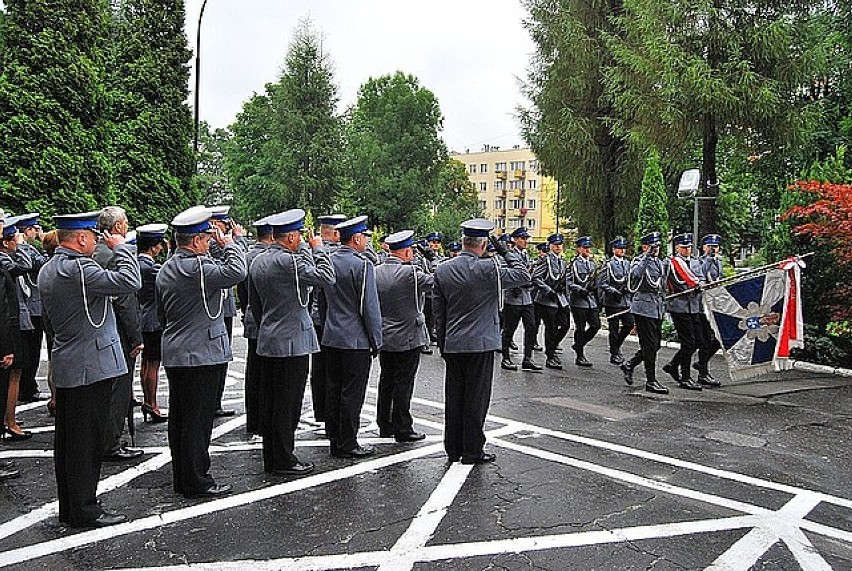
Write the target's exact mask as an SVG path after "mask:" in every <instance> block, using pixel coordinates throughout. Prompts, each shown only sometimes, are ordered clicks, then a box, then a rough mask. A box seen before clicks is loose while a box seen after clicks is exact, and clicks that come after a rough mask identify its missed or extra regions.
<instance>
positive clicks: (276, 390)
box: [260, 355, 310, 472]
mask: <svg viewBox="0 0 852 571" xmlns="http://www.w3.org/2000/svg"><path fill="white" fill-rule="evenodd" d="M260 360H261V376H260V386H261V389H260V391H261V395H262V397H261V399H260V402H261V403H262V404H261V415H260V416H261V427H262V432H261V434H263V469H264V470H265V471H267V472H272V471H274V470H284V469H286V468H290V467H292V466H293V465H295V464H296V463H298V462H299V459H298V458H296V455H295V454H294V453H293V450H294V448H295V446H296V442H295V441H296V428H298V426H299V418H300V417H301V416H302V399H304V397H305V384H306V383H307V380H308V366H309V364H310V358H309V357H308V355H303V356H300V357H261V358H260Z"/></svg>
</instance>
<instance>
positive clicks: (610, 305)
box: [598, 236, 634, 365]
mask: <svg viewBox="0 0 852 571" xmlns="http://www.w3.org/2000/svg"><path fill="white" fill-rule="evenodd" d="M609 247H610V249H611V250H612V257H611V258H610V259H609V260H607V262H606V263H605V264H604V265H603V267H602V268H601V271H600V273H599V275H598V291H599V292H600V293H601V298H602V300H603V306H604V312H605V313H606V315H607V318H608V319H607V323H608V325H609V329H608V333H609V362H610V363H612V364H614V365H621V364H622V363H624V356H623V355H622V354H621V346H622V345H623V344H624V340H625V339H627V336H628V335H630V331H632V330H633V326H634V320H633V314H632V313H630V312H629V311H627V312H625V310H629V308H630V298H631V294H630V291H629V290H628V289H627V276H628V275H629V274H630V261H629V260H627V259H626V258H625V257H624V250H625V248H627V240H626V239H625V238H623V237H622V236H619V237H618V238H616V239H615V240H613V241H612V242H610V243H609ZM615 314H620V315H618V316H617V317H612V318H610V317H609V316H611V315H615Z"/></svg>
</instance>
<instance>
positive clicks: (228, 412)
mask: <svg viewBox="0 0 852 571" xmlns="http://www.w3.org/2000/svg"><path fill="white" fill-rule="evenodd" d="M213 414H214V415H215V416H234V415H235V414H237V411H235V410H234V409H232V408H220V409H217V410H216V412H214V413H213Z"/></svg>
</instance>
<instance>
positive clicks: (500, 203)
mask: <svg viewBox="0 0 852 571" xmlns="http://www.w3.org/2000/svg"><path fill="white" fill-rule="evenodd" d="M504 208H506V199H505V198H498V199H497V200H495V201H494V210H502V209H504Z"/></svg>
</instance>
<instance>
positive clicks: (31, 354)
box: [18, 315, 44, 399]
mask: <svg viewBox="0 0 852 571" xmlns="http://www.w3.org/2000/svg"><path fill="white" fill-rule="evenodd" d="M30 320H31V321H32V323H33V329H32V330H31V331H21V344H22V345H23V346H24V354H25V355H26V363H22V370H21V381H20V385H19V388H18V399H27V398H31V397H34V396H36V395H37V394H38V392H39V390H38V381H36V375H37V374H38V365H39V363H40V362H41V340H42V337H44V321H43V320H42V318H41V316H38V315H31V316H30Z"/></svg>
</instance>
